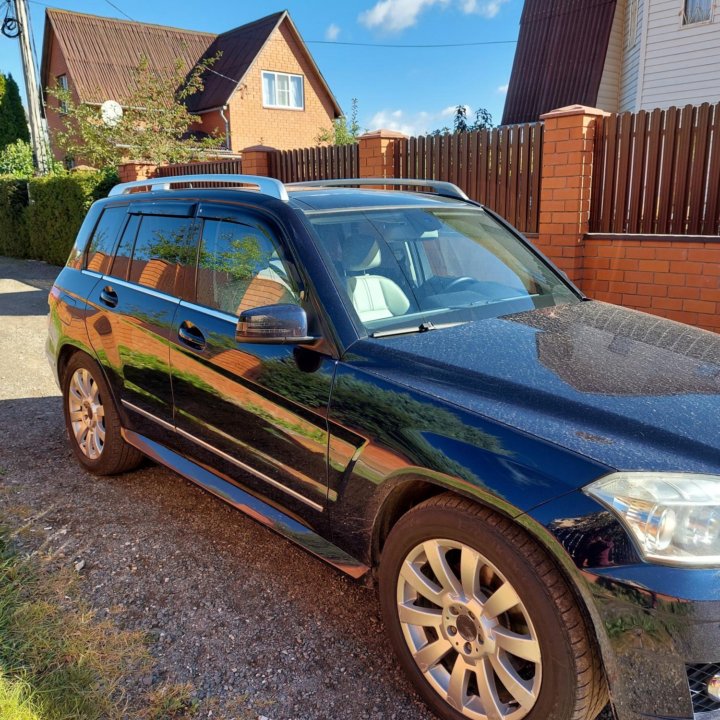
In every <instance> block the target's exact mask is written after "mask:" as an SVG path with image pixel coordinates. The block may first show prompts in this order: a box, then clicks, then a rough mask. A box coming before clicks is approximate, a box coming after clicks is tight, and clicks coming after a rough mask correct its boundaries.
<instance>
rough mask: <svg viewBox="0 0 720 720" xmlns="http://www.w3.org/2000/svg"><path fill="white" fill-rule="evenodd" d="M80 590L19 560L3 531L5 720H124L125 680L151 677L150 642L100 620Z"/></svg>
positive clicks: (0, 636) (0, 639)
mask: <svg viewBox="0 0 720 720" xmlns="http://www.w3.org/2000/svg"><path fill="white" fill-rule="evenodd" d="M74 584H75V577H74V574H73V573H71V572H70V571H65V572H63V571H50V570H49V569H48V568H47V567H45V566H44V565H43V563H42V562H41V560H40V559H39V558H37V557H35V558H27V557H24V556H21V555H19V554H18V553H17V552H16V551H15V549H14V548H13V547H12V545H11V543H10V541H9V539H8V533H7V532H6V531H3V530H2V529H0V680H2V684H0V718H3V720H96V719H99V718H108V719H109V720H113V719H114V718H120V717H122V715H123V711H124V708H125V700H126V698H125V695H124V693H123V690H122V682H123V680H124V679H125V678H126V677H127V676H128V675H132V674H135V673H140V672H145V671H147V668H148V666H149V655H148V652H147V648H146V646H145V642H144V637H143V635H142V634H141V633H138V632H128V631H121V630H118V629H117V628H116V627H115V626H114V625H113V624H112V623H111V622H110V621H108V620H99V619H98V618H96V617H95V615H94V613H93V612H92V611H91V610H90V609H89V608H88V607H87V606H86V605H85V604H84V603H83V602H82V601H81V600H80V599H79V598H78V597H77V593H76V592H75V588H74ZM3 703H5V704H4V705H3Z"/></svg>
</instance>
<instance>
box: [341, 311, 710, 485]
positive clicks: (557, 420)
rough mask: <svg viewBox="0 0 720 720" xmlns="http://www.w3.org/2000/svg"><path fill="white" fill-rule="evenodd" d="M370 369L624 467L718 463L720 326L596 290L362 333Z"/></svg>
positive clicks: (703, 468)
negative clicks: (423, 327) (532, 306)
mask: <svg viewBox="0 0 720 720" xmlns="http://www.w3.org/2000/svg"><path fill="white" fill-rule="evenodd" d="M352 350H353V355H354V356H355V358H356V359H357V360H358V361H359V362H360V364H362V365H364V366H365V367H366V368H367V369H368V370H370V371H371V372H375V373H377V374H380V375H383V376H385V377H387V378H388V379H391V380H394V381H395V382H399V383H402V384H404V385H406V386H410V387H413V388H415V389H417V390H420V391H422V392H425V393H428V394H431V395H433V396H435V397H440V398H443V399H444V400H446V401H447V402H449V403H451V404H453V405H456V406H461V407H464V408H466V409H469V410H471V411H473V412H476V413H479V414H482V415H484V416H486V417H489V418H492V419H495V420H498V421H500V422H502V423H504V424H506V425H510V426H512V427H515V428H517V429H519V430H522V431H524V432H527V433H531V434H533V435H535V436H538V437H541V438H543V439H545V440H547V441H550V442H552V443H554V444H557V445H561V446H563V447H565V448H567V449H569V450H572V451H574V452H577V453H581V454H583V455H584V456H586V457H589V458H592V459H594V460H596V461H598V462H601V463H603V464H605V465H607V466H608V467H611V468H615V469H618V470H620V469H622V470H641V469H642V470H684V471H691V472H716V473H717V472H720V432H719V430H718V427H719V423H718V418H719V417H720V336H718V335H716V334H715V333H710V332H706V331H704V330H699V329H697V328H693V327H690V326H688V325H683V324H681V323H676V322H673V321H670V320H665V319H663V318H658V317H654V316H652V315H648V314H645V313H641V312H636V311H633V310H628V309H625V308H621V307H618V306H615V305H608V304H606V303H601V302H596V301H587V302H579V303H576V304H571V305H560V306H556V307H552V308H545V309H539V310H532V311H530V312H523V313H517V314H513V315H507V316H504V317H499V318H492V319H486V320H481V321H475V322H469V323H466V324H464V325H459V326H456V327H452V328H446V329H442V330H435V331H431V332H424V333H417V334H409V335H401V336H396V337H386V338H382V339H368V340H363V341H361V342H360V343H358V345H356V346H354V347H353V348H352Z"/></svg>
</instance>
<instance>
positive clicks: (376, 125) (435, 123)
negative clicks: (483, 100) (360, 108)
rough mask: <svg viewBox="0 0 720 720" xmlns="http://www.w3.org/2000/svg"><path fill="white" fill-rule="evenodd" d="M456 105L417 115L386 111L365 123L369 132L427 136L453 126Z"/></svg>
mask: <svg viewBox="0 0 720 720" xmlns="http://www.w3.org/2000/svg"><path fill="white" fill-rule="evenodd" d="M465 107H466V108H467V111H468V117H469V116H470V115H472V112H471V109H470V107H469V106H468V105H466V106H465ZM455 108H456V106H455V105H450V106H448V107H446V108H443V109H442V110H437V111H433V112H428V111H426V110H421V111H420V112H416V113H408V112H405V111H404V110H393V109H387V108H386V109H384V110H380V111H378V112H376V113H375V114H374V115H373V116H372V117H371V118H370V120H369V121H368V122H367V123H365V125H366V127H367V128H368V130H370V131H373V130H380V129H383V130H395V131H397V132H401V133H404V134H405V135H409V136H410V137H414V136H416V135H425V134H427V133H429V132H432V131H433V130H435V129H437V128H442V127H445V126H446V125H447V126H449V127H451V126H452V116H454V115H455Z"/></svg>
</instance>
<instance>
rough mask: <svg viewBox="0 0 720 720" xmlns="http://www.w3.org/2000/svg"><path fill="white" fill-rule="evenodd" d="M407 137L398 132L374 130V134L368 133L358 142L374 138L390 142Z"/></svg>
mask: <svg viewBox="0 0 720 720" xmlns="http://www.w3.org/2000/svg"><path fill="white" fill-rule="evenodd" d="M406 137H407V135H405V134H404V133H401V132H398V131H397V130H384V129H380V130H373V131H372V132H366V133H365V134H363V135H361V136H360V137H359V138H358V140H372V139H374V138H387V139H388V140H394V139H401V138H406Z"/></svg>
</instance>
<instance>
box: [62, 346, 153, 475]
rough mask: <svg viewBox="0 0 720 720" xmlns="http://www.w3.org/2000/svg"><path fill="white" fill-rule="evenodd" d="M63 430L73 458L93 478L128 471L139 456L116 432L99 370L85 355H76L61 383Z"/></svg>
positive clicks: (117, 422) (109, 397) (114, 413)
mask: <svg viewBox="0 0 720 720" xmlns="http://www.w3.org/2000/svg"><path fill="white" fill-rule="evenodd" d="M62 393H63V409H64V412H65V426H66V428H67V433H68V437H69V439H70V445H71V447H72V449H73V452H74V453H75V457H76V458H77V459H78V460H79V461H80V463H81V464H82V465H83V466H84V467H85V468H87V469H88V470H89V471H90V472H92V473H95V474H96V475H116V474H119V473H123V472H126V471H128V470H132V469H133V468H135V467H137V466H138V465H139V464H140V461H141V460H142V457H143V456H142V454H141V453H140V452H139V451H138V450H136V449H135V448H134V447H132V446H130V445H128V444H127V443H126V442H125V440H124V439H123V437H122V435H121V432H120V429H121V428H120V418H119V416H118V413H117V410H116V408H115V404H114V403H113V399H112V395H111V394H110V389H109V388H108V385H107V383H106V382H105V378H104V376H103V373H102V370H101V369H100V366H99V365H98V364H97V363H96V362H95V361H94V360H93V359H92V358H91V357H89V356H88V355H85V353H80V352H78V353H76V354H75V355H73V356H72V358H70V361H69V362H68V364H67V367H66V368H65V372H64V375H63V382H62Z"/></svg>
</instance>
